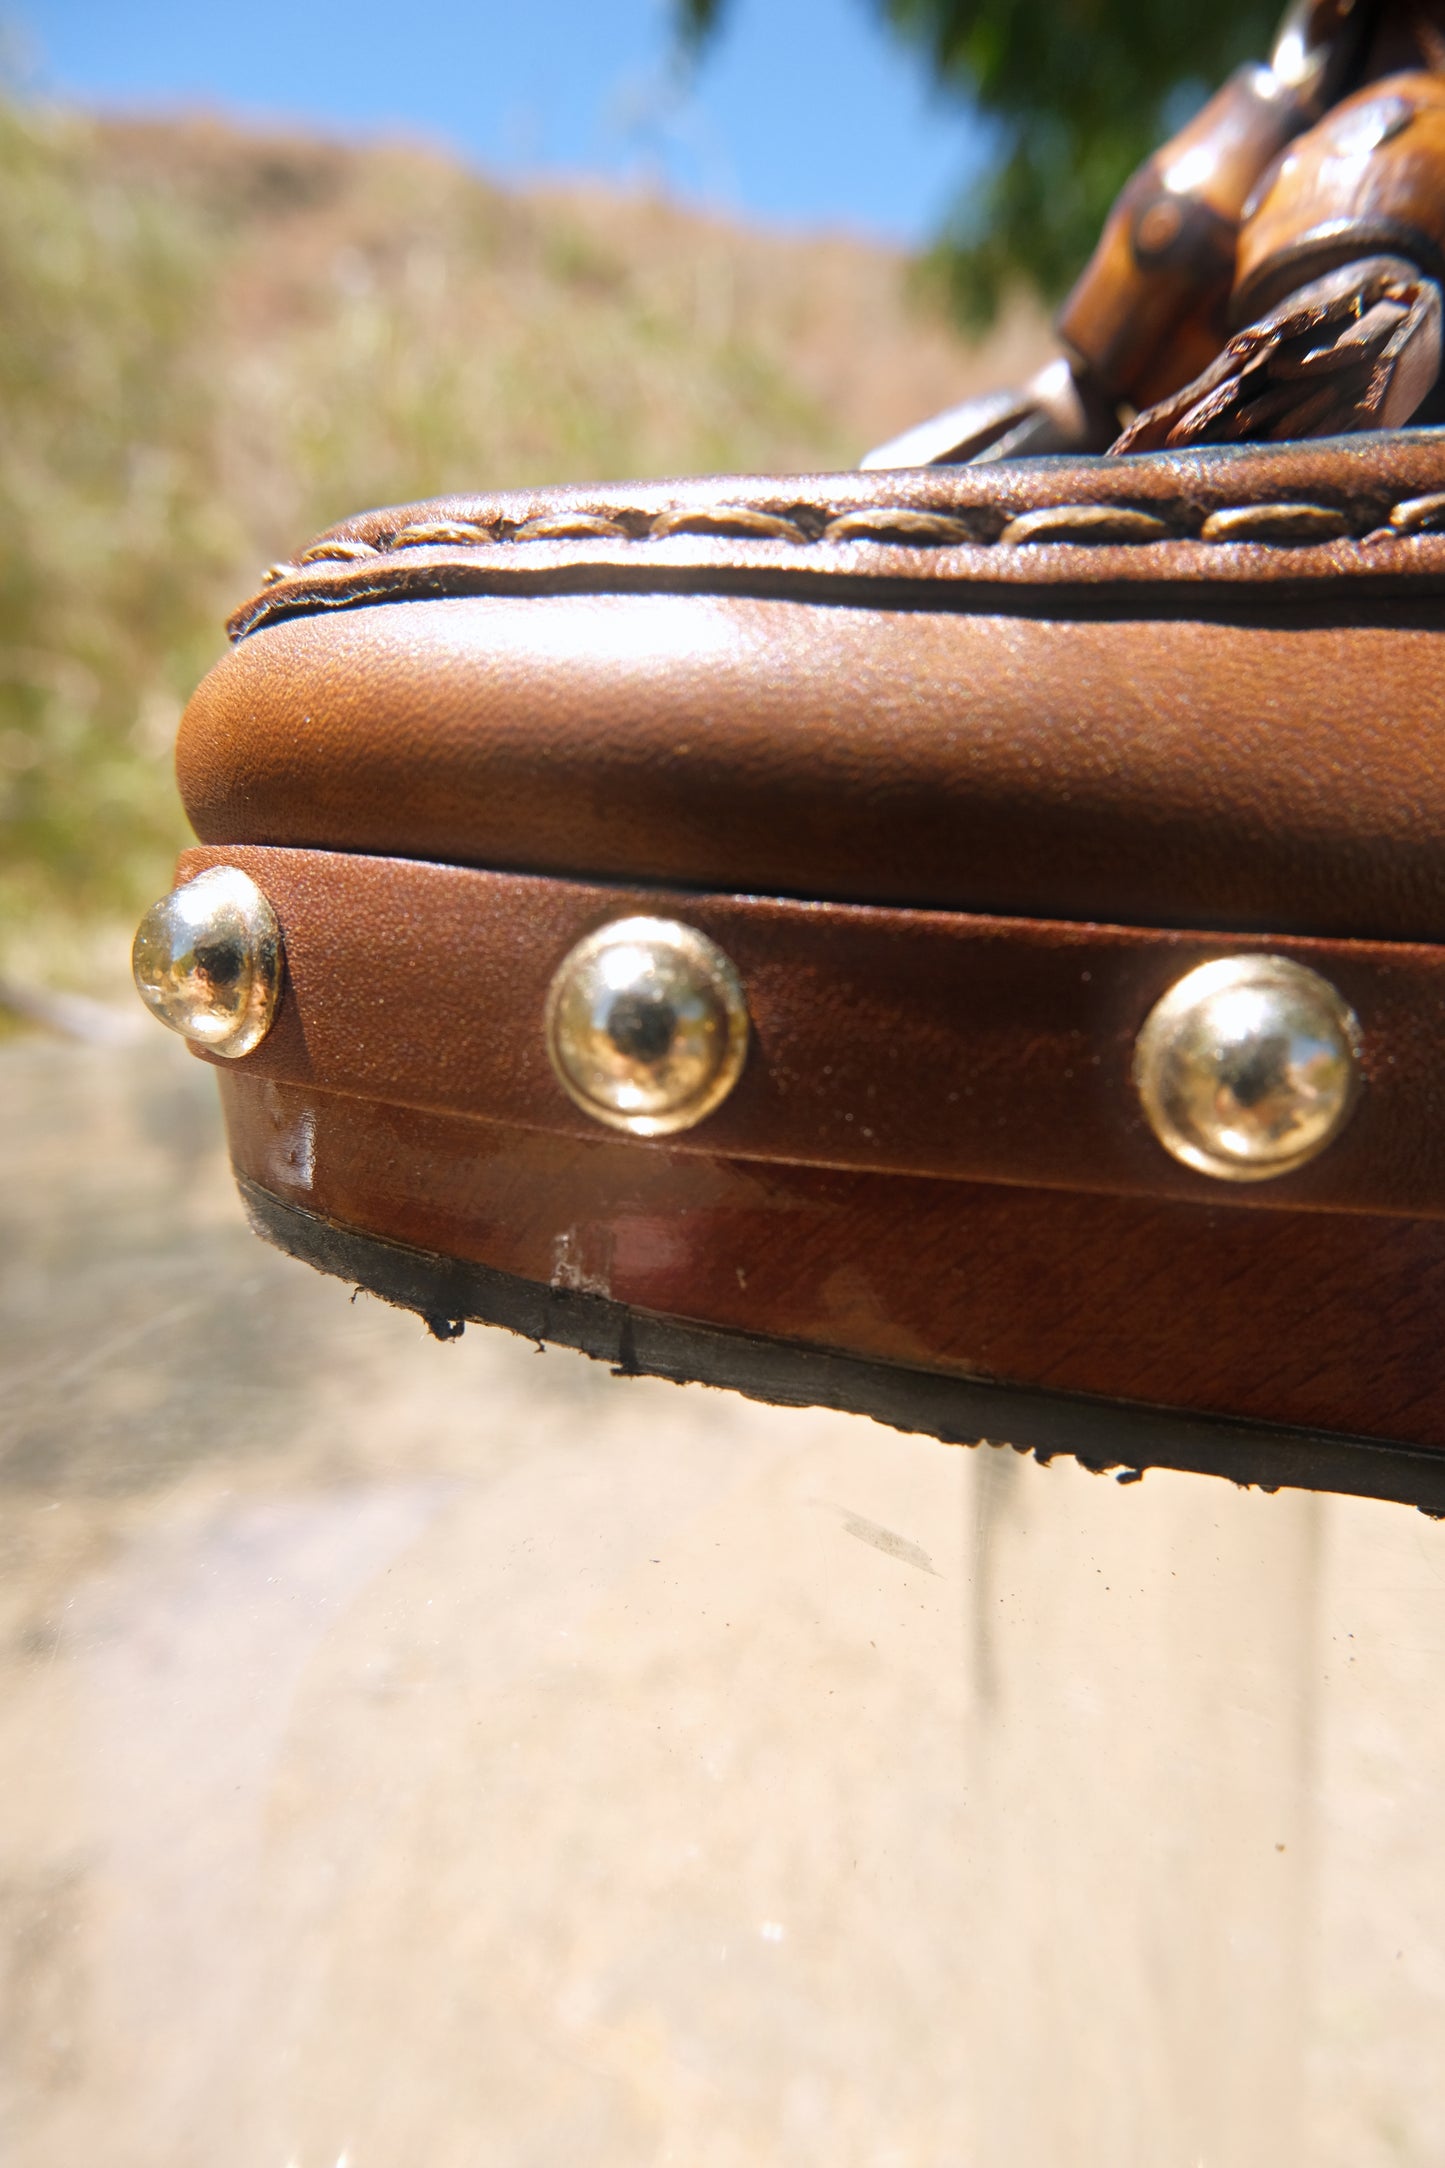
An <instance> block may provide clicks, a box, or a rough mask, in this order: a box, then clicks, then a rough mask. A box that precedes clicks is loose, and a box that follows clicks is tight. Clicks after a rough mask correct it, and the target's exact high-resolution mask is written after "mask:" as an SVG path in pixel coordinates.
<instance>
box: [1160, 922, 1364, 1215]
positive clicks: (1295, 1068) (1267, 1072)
mask: <svg viewBox="0 0 1445 2168" xmlns="http://www.w3.org/2000/svg"><path fill="white" fill-rule="evenodd" d="M1359 1058H1360V1027H1359V1023H1358V1022H1357V1020H1356V1018H1355V1015H1354V1012H1353V1011H1352V1010H1351V1009H1350V1007H1349V1005H1348V1003H1347V1002H1346V1001H1345V1000H1344V999H1343V998H1342V996H1341V995H1340V994H1339V993H1337V992H1336V990H1335V988H1334V987H1333V986H1331V984H1330V982H1329V980H1328V979H1322V978H1321V977H1320V975H1319V973H1318V972H1317V971H1311V970H1309V969H1308V968H1307V967H1306V966H1305V965H1304V964H1297V963H1295V962H1293V961H1292V959H1291V958H1289V957H1287V956H1224V957H1221V958H1220V959H1219V960H1218V961H1217V962H1215V963H1208V964H1200V965H1199V967H1198V968H1197V969H1196V970H1194V971H1190V972H1187V973H1186V974H1185V976H1184V977H1183V978H1182V979H1180V980H1179V981H1178V982H1177V983H1176V984H1175V985H1173V986H1171V987H1170V989H1169V991H1168V993H1167V994H1165V995H1164V996H1163V998H1162V999H1161V1000H1160V1001H1158V1002H1157V1003H1156V1004H1155V1006H1154V1008H1153V1010H1152V1011H1151V1012H1150V1015H1149V1017H1148V1019H1147V1021H1146V1023H1145V1025H1144V1028H1143V1030H1142V1031H1141V1032H1140V1034H1139V1038H1138V1042H1137V1044H1136V1046H1135V1050H1134V1083H1135V1086H1136V1088H1137V1090H1138V1093H1139V1097H1140V1100H1141V1102H1142V1104H1143V1108H1144V1113H1145V1116H1146V1117H1147V1119H1148V1122H1149V1126H1150V1128H1151V1129H1152V1130H1153V1132H1154V1134H1155V1136H1156V1137H1157V1138H1158V1139H1159V1142H1160V1143H1161V1144H1162V1145H1163V1147H1164V1149H1165V1151H1166V1152H1172V1153H1173V1155H1174V1157H1175V1158H1176V1159H1177V1160H1181V1161H1182V1162H1183V1164H1184V1165H1185V1166H1186V1167H1193V1168H1195V1169H1197V1170H1198V1172H1199V1173H1201V1174H1211V1175H1214V1176H1215V1177H1216V1178H1217V1179H1218V1180H1220V1181H1222V1182H1267V1181H1271V1180H1272V1179H1273V1178H1274V1177H1275V1176H1277V1175H1281V1174H1289V1173H1291V1172H1292V1171H1293V1169H1294V1168H1296V1167H1301V1166H1303V1165H1304V1164H1305V1162H1306V1160H1310V1159H1313V1158H1314V1157H1315V1155H1316V1153H1318V1152H1322V1151H1324V1149H1325V1147H1326V1146H1327V1145H1329V1144H1331V1143H1333V1141H1334V1139H1335V1138H1336V1137H1337V1136H1338V1135H1339V1133H1340V1131H1341V1129H1343V1127H1344V1125H1345V1123H1346V1122H1347V1121H1348V1119H1349V1116H1350V1111H1351V1109H1352V1108H1353V1106H1354V1103H1355V1099H1356V1096H1357V1094H1358V1091H1359V1084H1360V1068H1359Z"/></svg>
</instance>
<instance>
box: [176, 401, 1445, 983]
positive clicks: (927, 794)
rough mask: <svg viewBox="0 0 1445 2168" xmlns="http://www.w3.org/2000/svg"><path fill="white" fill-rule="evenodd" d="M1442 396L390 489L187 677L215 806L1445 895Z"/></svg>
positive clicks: (1248, 888)
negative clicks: (1319, 425)
mask: <svg viewBox="0 0 1445 2168" xmlns="http://www.w3.org/2000/svg"><path fill="white" fill-rule="evenodd" d="M1442 529H1445V435H1442V434H1441V433H1440V432H1436V431H1429V430H1422V431H1413V432H1412V431H1406V432H1400V433H1398V434H1395V435H1391V436H1380V435H1372V436H1361V437H1357V438H1349V439H1341V440H1337V441H1335V442H1331V443H1317V442H1316V443H1307V444H1295V445H1289V446H1281V447H1250V448H1246V449H1239V450H1225V451H1219V450H1211V451H1196V452H1192V453H1188V454H1151V455H1147V456H1144V457H1140V458H1135V459H1088V460H1082V461H1080V460H1039V461H1031V462H1026V463H1020V464H1017V465H1014V466H1006V465H996V466H988V467H981V468H958V469H931V470H908V471H900V472H892V473H881V474H880V473H874V474H868V475H857V474H852V475H830V476H810V477H803V478H787V477H784V478H761V479H760V478H744V479H739V478H736V477H725V478H721V479H712V480H707V481H701V482H685V483H677V484H672V483H649V484H640V485H635V486H628V487H622V486H615V487H607V488H598V489H572V490H559V491H549V492H540V493H534V494H525V495H513V496H491V497H482V496H479V497H467V498H454V499H449V500H447V501H445V502H444V503H434V504H428V505H422V506H413V507H407V508H405V509H404V510H401V511H389V512H376V513H370V514H367V515H366V516H365V517H363V518H361V519H358V520H353V521H349V522H347V523H345V524H344V525H343V526H341V527H338V528H335V529H333V530H332V531H331V532H330V533H329V534H328V535H327V536H324V537H323V538H322V539H321V541H320V542H318V543H317V544H315V545H313V547H312V548H311V549H310V550H307V551H304V552H302V553H301V554H300V555H299V556H298V558H297V559H296V560H295V561H294V562H292V563H290V564H288V565H286V566H284V567H278V568H276V570H275V573H274V575H273V577H272V578H271V579H270V581H269V582H268V584H267V585H266V586H265V587H264V588H263V589H262V590H261V592H260V594H259V595H258V596H257V597H256V598H255V599H254V600H253V601H252V602H250V603H248V604H247V605H246V606H245V608H243V609H242V610H241V611H240V612H239V613H238V615H237V617H236V619H235V620H234V621H233V630H234V632H235V634H236V644H235V646H234V648H233V650H232V652H231V653H230V655H229V656H228V657H227V658H226V659H225V660H224V661H223V662H222V663H221V664H220V665H219V666H218V667H217V669H216V670H214V671H213V672H212V674H211V676H210V677H209V678H208V679H207V680H206V682H205V684H204V685H203V686H202V687H201V689H200V691H199V692H198V693H197V695H196V697H195V699H194V700H193V702H192V703H191V706H190V708H189V710H188V711H187V715H186V718H185V722H184V724H183V728H182V734H181V740H180V746H179V752H178V761H179V771H180V778H181V785H182V791H183V795H184V798H185V802H186V806H187V810H188V811H189V813H190V815H191V818H192V821H193V823H194V825H195V827H196V830H197V833H198V835H199V836H200V837H201V838H202V840H203V841H204V842H206V843H211V844H223V845H224V844H232V843H236V844H239V843H252V844H279V845H291V846H303V847H308V848H322V849H329V850H340V851H351V852H368V853H379V854H389V855H392V856H399V857H412V858H422V859H436V860H442V861H447V862H452V863H458V864H464V865H472V866H481V867H494V868H513V869H519V870H524V871H536V872H550V873H562V874H568V875H572V876H575V877H595V878H602V879H612V880H625V881H629V882H637V883H644V884H645V883H648V882H667V883H671V884H673V885H676V886H681V887H695V886H701V887H709V888H714V889H721V890H727V891H732V892H734V893H736V892H738V891H752V892H758V893H765V894H774V895H792V896H800V897H804V898H818V899H828V900H835V901H866V902H881V903H892V904H913V905H923V906H935V907H942V908H949V909H955V910H962V911H976V912H998V913H1006V914H1012V915H1015V916H1045V917H1051V918H1056V919H1069V920H1107V921H1112V922H1118V923H1136V924H1147V925H1164V926H1170V925H1173V926H1193V927H1197V928H1210V927H1231V928H1237V929H1242V930H1259V931H1270V930H1274V931H1279V932H1291V931H1297V932H1301V933H1319V934H1327V935H1337V936H1360V937H1370V938H1382V939H1390V940H1399V939H1410V940H1426V941H1429V940H1434V939H1438V938H1439V937H1440V935H1441V932H1442V928H1445V854H1442V852H1441V849H1440V841H1439V839H1440V837H1441V834H1442V832H1445V757H1442V755H1445V672H1442V668H1441V659H1442V648H1441V645H1440V642H1441V639H1442V633H1445V531H1441V530H1442Z"/></svg>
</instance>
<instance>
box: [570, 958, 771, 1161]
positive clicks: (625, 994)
mask: <svg viewBox="0 0 1445 2168" xmlns="http://www.w3.org/2000/svg"><path fill="white" fill-rule="evenodd" d="M546 1028H547V1051H548V1053H549V1054H550V1056H551V1059H552V1066H553V1068H554V1069H555V1070H556V1072H557V1077H558V1080H559V1081H560V1083H561V1085H562V1087H563V1089H564V1091H566V1092H567V1093H568V1094H569V1096H570V1097H571V1098H572V1099H573V1100H574V1101H575V1102H576V1104H577V1105H578V1106H579V1107H581V1109H582V1111H583V1113H584V1114H590V1115H591V1116H592V1118H593V1120H594V1121H599V1122H605V1123H606V1124H607V1125H608V1127H609V1128H612V1129H625V1130H627V1131H628V1132H629V1133H630V1134H631V1135H632V1136H634V1137H665V1136H669V1135H672V1134H673V1133H674V1132H676V1131H677V1130H681V1129H691V1128H692V1127H693V1125H694V1123H696V1122H700V1121H702V1120H703V1118H704V1117H705V1116H706V1115H709V1114H711V1113H712V1112H713V1110H714V1108H716V1107H718V1106H720V1105H721V1104H722V1102H723V1100H724V1099H726V1097H727V1095H728V1093H729V1092H730V1091H731V1090H732V1088H733V1086H734V1085H735V1084H736V1082H737V1080H738V1078H739V1076H740V1075H741V1074H742V1068H743V1063H744V1061H745V1059H746V1057H747V1049H748V1011H747V1003H746V1001H745V999H744V997H743V989H742V985H741V983H740V981H739V979H738V975H737V973H736V971H735V970H734V969H733V967H732V965H731V963H730V962H729V961H728V959H727V957H726V956H725V955H724V954H723V952H722V950H721V949H720V948H719V947H718V945H717V943H716V942H715V941H710V940H709V939H708V937H707V935H706V934H704V933H699V932H698V930H697V928H696V927H695V926H684V925H682V924H681V923H680V922H679V921H678V920H676V919H668V918H644V917H638V918H619V919H614V920H613V921H612V923H611V924H610V925H608V926H599V927H598V928H597V930H596V931H595V932H594V933H589V934H587V935H585V936H584V938H583V939H582V940H581V941H579V942H578V943H577V946H576V947H575V948H574V949H573V950H572V951H571V953H570V954H569V955H568V956H567V957H566V958H565V959H564V960H563V962H562V964H561V966H560V968H559V969H558V972H557V975H556V977H555V978H554V979H553V981H552V984H551V988H550V990H549V992H548V995H547V1016H546Z"/></svg>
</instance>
